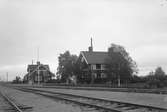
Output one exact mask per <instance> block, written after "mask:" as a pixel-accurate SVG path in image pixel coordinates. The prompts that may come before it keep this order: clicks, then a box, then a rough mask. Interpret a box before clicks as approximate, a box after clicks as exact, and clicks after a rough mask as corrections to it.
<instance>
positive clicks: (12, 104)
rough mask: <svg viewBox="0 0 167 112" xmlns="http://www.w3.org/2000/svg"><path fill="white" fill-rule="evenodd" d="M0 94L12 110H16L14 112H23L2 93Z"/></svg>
mask: <svg viewBox="0 0 167 112" xmlns="http://www.w3.org/2000/svg"><path fill="white" fill-rule="evenodd" d="M0 94H1V96H2V97H3V98H4V99H5V100H6V101H7V102H8V103H9V104H10V105H11V106H12V107H13V108H14V110H16V112H23V111H22V110H21V109H20V108H19V106H17V105H16V104H15V103H14V102H13V101H12V100H11V99H10V98H9V97H8V96H7V95H5V94H4V93H2V92H0Z"/></svg>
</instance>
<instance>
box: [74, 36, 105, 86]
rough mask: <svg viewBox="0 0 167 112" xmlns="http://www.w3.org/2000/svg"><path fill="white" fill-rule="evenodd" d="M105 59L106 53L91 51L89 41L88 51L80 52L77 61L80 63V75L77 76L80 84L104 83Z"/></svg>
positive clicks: (91, 47)
mask: <svg viewBox="0 0 167 112" xmlns="http://www.w3.org/2000/svg"><path fill="white" fill-rule="evenodd" d="M107 57H108V53H107V52H103V51H93V44H92V39H91V46H90V47H89V49H88V51H81V52H80V55H79V58H78V61H77V62H78V63H80V69H81V74H80V75H79V78H80V80H81V82H82V81H83V82H84V81H86V82H88V83H94V82H96V81H98V82H99V81H102V82H104V81H105V80H106V79H107V73H106V67H105V66H106V58H107Z"/></svg>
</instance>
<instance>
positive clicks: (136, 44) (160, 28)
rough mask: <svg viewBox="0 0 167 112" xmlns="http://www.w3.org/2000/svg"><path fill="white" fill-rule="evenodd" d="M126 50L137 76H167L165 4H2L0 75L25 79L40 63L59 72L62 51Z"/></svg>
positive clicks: (64, 0) (125, 0)
mask: <svg viewBox="0 0 167 112" xmlns="http://www.w3.org/2000/svg"><path fill="white" fill-rule="evenodd" d="M91 37H93V45H94V50H96V51H107V49H108V47H109V46H110V44H111V43H115V44H120V45H122V46H124V47H125V48H126V50H127V51H128V52H129V53H130V56H131V57H132V58H133V59H134V60H135V61H136V62H137V64H138V67H139V75H146V74H148V72H149V71H151V70H154V69H155V68H156V67H157V66H162V68H163V69H164V70H165V71H166V72H167V1H165V0H0V77H1V79H3V80H4V79H5V78H6V75H5V74H6V72H8V73H9V76H10V80H11V79H13V78H14V77H15V76H16V75H21V76H23V75H24V74H25V73H26V72H27V71H26V70H27V65H28V64H31V63H32V59H33V60H34V61H36V60H37V48H38V47H39V51H40V53H39V59H40V61H41V62H42V63H44V64H49V65H50V68H51V70H52V72H54V73H55V72H56V69H57V64H58V60H57V57H58V55H59V54H60V53H63V52H64V51H66V50H69V51H70V52H71V53H73V54H77V55H79V52H80V51H85V50H87V48H88V46H89V45H90V38H91Z"/></svg>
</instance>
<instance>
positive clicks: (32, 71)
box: [23, 61, 55, 84]
mask: <svg viewBox="0 0 167 112" xmlns="http://www.w3.org/2000/svg"><path fill="white" fill-rule="evenodd" d="M27 72H28V73H27V74H26V75H25V76H24V79H23V81H24V82H25V83H32V84H33V83H45V82H48V81H49V80H51V79H52V78H53V77H54V76H55V74H54V73H52V72H51V71H50V68H49V65H46V64H45V65H44V64H41V63H40V62H39V61H37V63H36V64H33V63H32V64H30V65H28V67H27Z"/></svg>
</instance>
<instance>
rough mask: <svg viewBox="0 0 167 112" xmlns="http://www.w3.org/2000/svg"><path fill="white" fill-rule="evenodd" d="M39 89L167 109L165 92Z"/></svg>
mask: <svg viewBox="0 0 167 112" xmlns="http://www.w3.org/2000/svg"><path fill="white" fill-rule="evenodd" d="M40 89H43V90H50V91H55V92H64V93H71V94H77V95H83V96H90V97H95V98H103V99H108V100H116V101H124V102H129V103H135V104H142V105H151V106H156V107H162V108H166V109H167V95H165V94H150V93H128V92H111V91H90V90H71V89H55V88H40Z"/></svg>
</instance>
